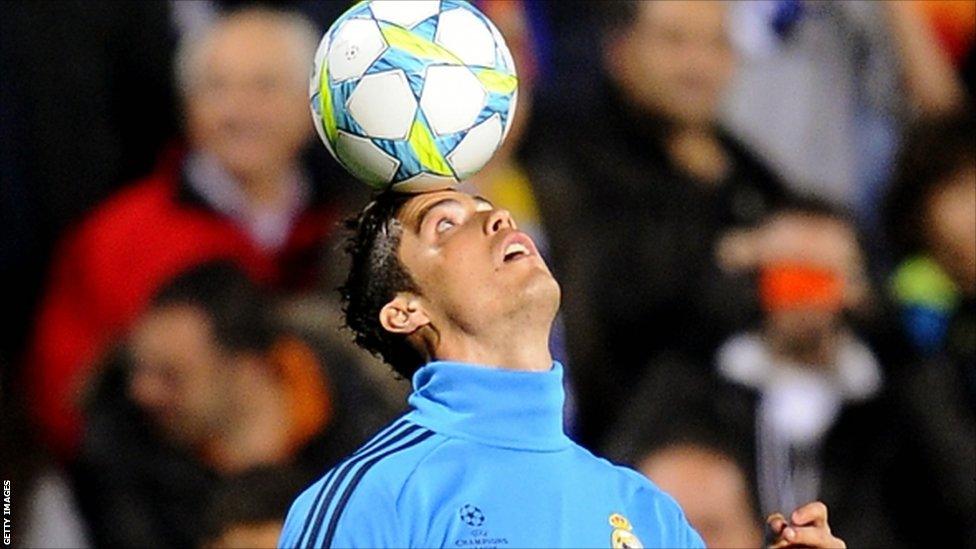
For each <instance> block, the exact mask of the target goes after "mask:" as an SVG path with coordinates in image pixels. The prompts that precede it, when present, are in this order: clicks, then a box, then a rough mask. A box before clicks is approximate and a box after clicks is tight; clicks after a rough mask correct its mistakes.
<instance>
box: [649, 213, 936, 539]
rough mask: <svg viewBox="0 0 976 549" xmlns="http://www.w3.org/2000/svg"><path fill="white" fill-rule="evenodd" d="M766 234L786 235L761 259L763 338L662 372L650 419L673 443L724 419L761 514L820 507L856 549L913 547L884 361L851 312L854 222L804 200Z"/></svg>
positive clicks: (657, 373) (747, 336)
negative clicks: (677, 432) (847, 252)
mask: <svg viewBox="0 0 976 549" xmlns="http://www.w3.org/2000/svg"><path fill="white" fill-rule="evenodd" d="M765 226H766V227H769V228H774V227H775V228H778V230H779V231H780V232H779V236H778V237H777V239H776V242H777V244H776V247H777V248H778V249H777V250H776V253H775V255H773V254H771V255H769V256H766V257H763V258H762V259H760V260H759V271H760V274H759V277H758V281H757V285H758V290H759V294H760V297H761V304H762V310H763V315H762V320H761V324H760V326H759V328H758V329H756V330H750V331H744V332H741V333H739V334H736V335H734V336H733V337H731V338H729V339H728V340H727V341H726V342H725V343H724V344H723V345H722V346H721V347H720V348H719V350H718V352H717V353H716V356H715V357H714V365H715V370H714V373H712V374H705V373H704V372H703V371H702V370H701V369H699V368H695V367H694V363H693V362H689V361H688V359H687V358H686V357H683V358H680V359H676V360H672V361H671V362H669V363H663V364H658V365H655V366H654V368H652V369H651V370H649V371H650V372H652V375H653V376H654V377H652V380H653V381H648V383H649V384H651V387H653V389H650V391H651V392H649V393H647V392H645V393H641V395H640V396H641V399H642V401H644V402H650V403H652V404H647V405H642V406H644V407H645V414H644V415H643V419H642V421H645V422H647V423H650V424H659V425H660V426H659V427H657V431H656V432H657V433H658V434H657V435H656V436H657V437H659V438H665V440H666V436H667V429H668V426H669V425H672V426H675V425H676V427H671V428H672V429H676V428H678V427H681V426H682V425H696V424H697V423H698V422H701V421H703V420H704V419H703V418H705V419H707V418H709V417H715V418H719V419H718V420H713V421H715V422H716V423H715V424H716V425H718V426H719V428H718V429H717V430H714V432H718V433H721V434H723V435H724V437H727V438H724V437H718V440H719V441H721V440H728V441H730V442H732V443H733V444H735V445H736V447H735V454H734V455H743V456H747V459H746V463H751V464H752V465H751V468H752V471H751V472H750V474H749V475H748V477H747V478H748V479H749V481H750V482H752V483H754V484H753V485H754V486H755V490H756V491H757V493H758V497H759V512H760V513H761V515H762V516H765V515H767V514H769V513H772V512H782V511H783V510H784V509H787V510H788V509H791V508H794V507H796V505H797V502H802V501H811V500H822V501H824V502H825V503H826V504H827V506H828V507H829V508H830V517H831V525H832V528H834V529H835V530H836V531H838V532H844V536H845V540H846V541H847V542H848V543H850V544H851V546H852V547H859V546H878V547H890V546H896V545H898V544H900V543H904V542H906V541H908V540H910V539H911V538H910V537H908V534H907V530H909V529H910V528H912V527H913V526H914V519H908V518H907V517H909V516H911V515H907V516H905V517H901V515H896V514H895V513H896V511H897V509H898V505H900V504H902V503H904V502H905V501H907V500H908V499H909V498H910V497H911V496H908V495H907V494H906V493H903V492H902V487H901V486H898V487H895V486H893V485H892V483H891V478H893V473H892V472H893V471H894V470H895V469H894V467H895V462H894V459H893V455H894V449H895V448H896V447H897V446H896V445H897V443H898V440H897V438H896V432H895V429H894V427H893V423H892V417H893V410H892V407H891V403H890V401H889V400H888V399H887V398H886V396H885V393H884V392H883V389H884V371H883V369H882V363H881V362H880V360H879V358H878V356H879V355H878V354H877V353H876V352H875V351H874V350H873V349H872V348H871V347H870V346H869V344H868V342H867V341H866V340H865V339H864V338H863V337H862V336H861V335H860V334H859V333H858V332H857V331H856V330H855V329H854V327H853V326H852V325H851V323H850V322H849V321H848V320H847V319H846V317H845V314H844V310H845V302H846V301H847V300H848V299H849V298H846V297H845V294H846V293H847V288H848V276H847V271H846V270H845V269H844V268H842V265H844V263H843V262H839V261H838V257H837V254H836V253H835V250H844V249H850V248H851V247H854V246H856V241H855V240H854V231H853V229H852V225H851V222H850V221H849V220H847V219H845V218H844V217H843V216H840V215H839V214H836V213H834V212H832V210H831V209H830V208H829V207H828V206H825V205H821V204H818V203H816V202H812V201H810V202H803V201H798V202H796V203H794V204H792V205H790V206H788V207H786V208H785V209H783V210H781V211H779V212H778V213H777V214H776V215H774V216H773V217H772V218H771V219H770V220H769V221H768V222H767V223H766V224H765ZM716 378H717V379H716ZM661 433H663V434H661ZM706 434H707V433H706ZM914 474H916V475H918V474H923V472H922V471H916V472H914ZM896 517H901V518H896ZM902 518H904V520H902ZM929 524H931V523H929ZM950 528H952V527H947V529H950ZM933 539H934V538H933Z"/></svg>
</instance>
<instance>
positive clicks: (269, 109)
mask: <svg viewBox="0 0 976 549" xmlns="http://www.w3.org/2000/svg"><path fill="white" fill-rule="evenodd" d="M317 42H318V33H317V31H316V30H315V29H314V27H313V26H312V25H311V24H310V23H308V22H307V21H305V20H304V19H302V18H300V17H299V16H297V15H293V14H288V13H283V12H277V11H270V10H268V9H249V10H244V11H239V12H236V13H233V14H231V15H229V16H227V17H225V18H223V19H221V20H219V21H218V22H217V23H216V24H215V25H214V26H213V27H211V28H210V29H209V30H208V31H206V32H204V33H202V34H201V35H200V36H195V37H191V38H190V39H189V40H188V41H187V42H185V43H184V44H183V45H182V46H181V48H180V50H179V53H178V57H177V71H176V72H177V74H176V77H177V83H178V85H179V88H180V91H181V93H182V96H183V100H184V106H185V123H186V129H187V136H188V142H189V147H188V151H187V153H186V154H185V155H184V156H183V157H182V158H180V159H179V160H178V161H170V162H163V163H161V167H160V168H159V169H158V170H157V171H156V173H154V174H153V175H151V176H150V177H148V178H146V179H144V180H142V181H139V182H136V183H134V184H133V185H131V186H130V187H129V188H127V189H125V190H123V191H121V192H120V193H118V194H117V195H116V196H114V197H112V198H110V199H109V200H108V201H107V202H106V203H104V204H103V205H102V206H101V207H100V208H98V209H97V210H96V211H95V212H93V213H92V214H91V215H90V216H89V217H88V218H87V219H86V220H84V222H83V223H81V225H80V226H78V227H76V229H75V230H74V231H73V232H72V233H70V234H69V235H68V236H67V238H66V239H65V240H64V241H63V242H62V244H61V247H60V250H59V251H58V253H57V254H56V256H55V258H54V265H53V269H52V271H51V274H50V279H49V280H48V282H47V290H46V292H45V295H44V297H43V299H42V302H41V307H40V310H39V312H38V316H37V319H36V326H35V331H34V336H33V341H32V343H31V347H30V352H29V357H28V361H29V363H28V364H27V369H26V382H27V387H28V389H29V391H30V392H31V398H30V401H31V403H32V406H33V411H34V412H35V416H36V419H37V420H38V423H39V425H40V427H41V428H42V438H43V439H44V440H45V442H47V443H48V444H49V445H50V446H51V447H52V448H53V449H54V450H56V451H57V452H58V453H59V454H61V455H62V456H65V457H70V456H71V454H72V452H73V450H74V448H75V447H76V444H77V440H78V436H79V433H80V420H79V416H78V412H77V401H78V399H79V396H80V393H81V390H82V388H83V387H84V384H85V380H86V378H87V377H88V374H89V370H90V369H91V368H92V366H91V365H92V364H93V363H94V362H95V361H96V360H97V359H98V358H99V356H100V355H101V354H102V353H104V351H105V350H106V349H107V347H109V346H110V345H111V344H112V342H113V341H115V339H116V338H117V337H118V336H119V335H120V334H122V333H124V332H125V330H126V329H127V328H128V327H129V325H130V324H131V322H132V321H133V320H134V319H135V318H136V317H137V315H138V314H139V312H140V311H141V310H142V309H143V307H144V306H145V305H146V303H147V302H148V300H149V298H150V296H151V295H152V294H153V293H154V292H155V291H156V290H157V289H158V288H159V286H160V284H161V283H162V282H163V281H165V280H167V279H169V278H171V277H172V276H173V275H174V274H175V273H177V272H179V271H181V270H183V269H185V268H186V267H188V266H190V265H194V264H196V263H199V262H201V261H204V260H208V259H213V258H223V259H230V260H232V261H234V262H236V263H238V264H240V265H241V267H243V269H244V270H245V271H246V272H247V273H248V274H249V275H250V276H252V277H253V278H254V279H255V280H258V281H261V282H265V283H270V284H273V285H274V286H275V287H277V288H285V289H292V288H295V287H296V286H301V285H302V284H303V283H305V284H306V285H307V283H308V282H309V281H310V280H311V276H312V275H313V274H314V268H312V267H310V265H312V264H313V263H314V259H315V256H316V255H317V252H318V251H319V250H320V249H322V247H323V246H322V241H323V240H324V239H325V237H326V236H327V235H328V233H329V232H330V231H331V229H332V227H333V225H334V220H335V219H336V218H337V217H336V216H337V214H338V212H336V208H335V207H334V206H330V205H320V204H316V197H315V196H314V192H313V188H312V186H311V184H310V181H309V178H308V177H307V175H306V173H305V171H304V170H303V168H302V163H301V161H300V155H301V152H302V149H303V147H304V146H305V145H306V143H307V140H308V138H309V136H310V134H311V124H310V123H309V116H308V109H307V107H306V85H307V83H306V80H307V76H306V73H307V70H306V69H307V67H308V65H309V63H310V62H311V59H312V57H313V55H314V51H315V47H316V45H317Z"/></svg>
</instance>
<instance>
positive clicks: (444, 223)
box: [434, 217, 456, 233]
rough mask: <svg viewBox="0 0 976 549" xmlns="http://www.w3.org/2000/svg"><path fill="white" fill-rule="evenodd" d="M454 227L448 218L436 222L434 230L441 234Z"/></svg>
mask: <svg viewBox="0 0 976 549" xmlns="http://www.w3.org/2000/svg"><path fill="white" fill-rule="evenodd" d="M455 225H456V224H455V223H454V220H453V219H451V218H449V217H444V218H441V219H440V220H438V221H437V226H436V227H435V229H434V230H436V231H437V232H438V233H443V232H445V231H448V230H450V229H452V228H454V226H455Z"/></svg>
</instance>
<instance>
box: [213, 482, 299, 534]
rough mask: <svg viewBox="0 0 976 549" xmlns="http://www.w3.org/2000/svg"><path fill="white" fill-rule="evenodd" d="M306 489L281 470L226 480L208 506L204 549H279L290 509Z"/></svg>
mask: <svg viewBox="0 0 976 549" xmlns="http://www.w3.org/2000/svg"><path fill="white" fill-rule="evenodd" d="M304 487H305V486H304V484H302V483H301V482H300V480H299V478H297V475H295V474H294V472H293V471H291V470H289V469H284V468H280V467H278V468H276V467H263V468H259V469H252V470H250V471H248V472H246V473H243V474H241V475H238V476H236V477H233V478H230V479H227V481H226V482H224V483H223V484H222V485H221V486H220V487H219V488H217V489H216V490H215V491H214V493H213V495H212V497H211V498H210V501H209V502H208V503H207V507H206V511H205V512H204V517H205V519H204V522H205V523H206V524H207V535H206V536H205V542H204V544H203V545H202V547H205V548H212V549H219V548H226V549H230V548H240V549H274V548H276V547H278V538H279V537H280V536H281V528H282V527H283V526H284V523H285V515H287V514H288V508H289V507H290V506H291V502H292V501H293V500H294V499H295V494H298V493H299V492H301V490H302V489H303V488H304Z"/></svg>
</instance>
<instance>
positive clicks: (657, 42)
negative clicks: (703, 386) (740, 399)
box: [530, 1, 785, 444]
mask: <svg viewBox="0 0 976 549" xmlns="http://www.w3.org/2000/svg"><path fill="white" fill-rule="evenodd" d="M600 6H601V9H602V10H603V11H604V12H605V13H604V16H605V18H606V22H605V23H606V27H605V29H604V31H603V37H604V53H603V58H604V62H605V69H606V78H605V81H604V83H603V93H602V96H601V97H600V101H599V102H597V103H594V104H589V105H586V108H581V109H579V110H578V111H574V113H573V118H574V120H573V122H572V128H568V127H566V126H565V124H566V120H565V118H561V119H559V120H549V121H547V123H549V124H557V123H558V124H561V126H556V125H553V126H548V127H551V128H559V129H558V130H557V131H554V132H553V134H552V135H551V138H550V139H549V140H548V142H547V143H546V144H542V145H539V146H538V147H537V148H535V149H534V150H533V151H532V155H531V162H530V167H531V170H530V174H531V175H532V182H533V185H535V186H536V190H537V197H538V199H539V204H540V208H541V211H542V218H543V220H544V221H545V225H546V230H547V232H548V233H549V235H550V237H551V243H552V249H553V258H554V263H555V265H554V267H555V270H556V271H557V276H558V277H559V278H560V280H562V281H563V282H564V301H563V303H564V308H563V310H564V313H565V319H566V325H567V334H568V337H567V346H568V348H569V355H570V359H571V362H572V363H573V364H574V368H572V369H571V370H570V371H571V373H572V374H574V376H575V379H574V381H575V386H576V387H577V388H578V391H579V409H580V415H581V421H582V425H581V428H582V433H581V434H582V439H583V442H584V443H586V444H594V443H596V442H597V441H598V439H599V438H600V436H601V434H602V432H603V431H604V430H605V429H606V426H607V425H609V424H610V423H611V422H612V420H613V415H614V414H615V412H616V410H617V408H618V407H615V406H608V405H607V402H612V401H613V398H614V396H613V395H615V394H618V393H619V392H620V390H621V389H622V388H623V387H626V386H627V384H628V383H630V381H631V380H632V379H633V378H634V377H635V376H636V375H638V371H639V368H640V367H641V366H643V365H645V364H647V363H648V360H649V359H650V358H651V357H653V356H654V355H655V354H657V353H659V352H661V351H662V350H665V349H669V348H682V349H686V350H689V352H691V351H697V352H699V353H701V354H702V355H704V356H707V355H708V354H709V353H710V350H711V349H712V348H714V346H715V345H716V344H717V343H718V341H720V340H721V338H722V337H723V336H724V334H725V333H726V332H727V331H728V330H729V329H730V328H729V327H730V326H737V325H741V324H744V323H745V322H747V321H748V319H749V318H750V316H751V315H752V314H753V312H754V309H755V307H754V305H753V302H754V297H753V291H752V289H751V286H750V285H749V283H748V280H746V279H743V278H742V277H738V276H725V275H724V274H723V273H722V272H720V271H719V269H718V268H717V266H716V264H715V260H714V253H713V247H714V244H715V241H716V239H717V238H718V237H719V236H720V235H721V234H722V233H723V232H724V231H725V230H727V229H728V228H732V227H740V226H752V225H754V224H755V223H757V222H758V221H760V220H761V219H762V218H763V217H764V216H765V215H766V214H767V212H768V211H769V210H770V208H771V207H772V206H774V205H776V204H777V203H779V202H781V201H782V200H783V198H784V196H785V191H784V189H783V186H782V184H781V182H780V181H779V179H778V178H777V177H776V176H775V175H774V174H773V173H771V172H770V171H769V170H768V169H766V167H765V166H763V165H762V164H761V163H760V162H759V161H758V160H756V159H755V158H754V157H753V156H752V155H751V154H750V153H749V152H748V151H747V150H746V149H744V148H743V147H742V146H741V145H740V144H739V143H737V142H736V141H735V140H734V139H732V138H731V137H730V136H728V134H726V133H725V132H724V131H723V130H722V129H721V127H719V126H718V125H717V123H716V116H717V108H718V104H719V100H720V97H721V94H722V92H723V91H724V89H725V87H726V85H727V82H728V80H729V78H730V77H731V76H732V74H733V73H734V71H735V63H734V61H735V60H734V57H733V55H732V52H731V46H730V44H729V42H728V39H727V36H726V28H725V24H726V23H725V16H726V6H725V5H724V4H723V3H719V2H700V1H676V2H614V3H603V4H601V5H600ZM562 115H563V117H564V113H562Z"/></svg>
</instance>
